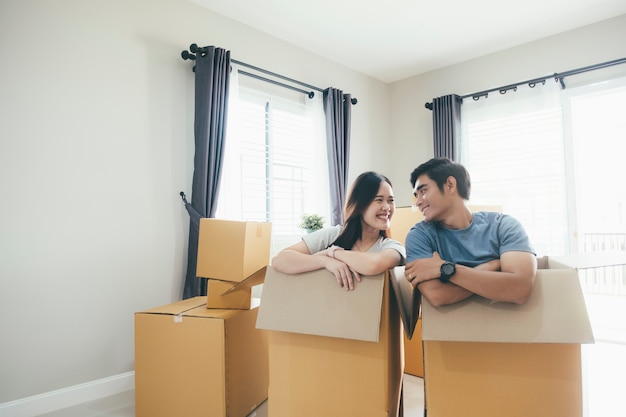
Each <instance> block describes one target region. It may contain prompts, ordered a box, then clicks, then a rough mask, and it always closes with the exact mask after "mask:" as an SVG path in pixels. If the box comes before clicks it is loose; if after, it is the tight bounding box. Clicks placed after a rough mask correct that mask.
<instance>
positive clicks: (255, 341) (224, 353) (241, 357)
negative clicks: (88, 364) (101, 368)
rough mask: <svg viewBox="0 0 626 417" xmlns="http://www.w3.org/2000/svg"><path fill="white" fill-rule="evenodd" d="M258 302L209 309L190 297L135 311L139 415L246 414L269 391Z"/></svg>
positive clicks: (264, 335) (215, 416)
mask: <svg viewBox="0 0 626 417" xmlns="http://www.w3.org/2000/svg"><path fill="white" fill-rule="evenodd" d="M257 313H258V308H253V309H251V310H210V309H207V307H206V297H195V298H191V299H188V300H183V301H180V302H177V303H173V304H170V305H166V306H162V307H157V308H153V309H150V310H146V311H142V312H138V313H136V314H135V412H136V415H137V417H172V416H185V417H201V416H202V417H208V416H211V417H245V416H247V415H248V414H250V413H251V412H252V411H253V410H254V409H255V408H256V407H257V406H258V405H259V404H261V403H262V402H263V401H265V399H266V398H267V389H268V378H269V377H268V368H269V365H268V356H267V354H268V352H267V332H265V331H263V330H257V329H255V322H256V318H257Z"/></svg>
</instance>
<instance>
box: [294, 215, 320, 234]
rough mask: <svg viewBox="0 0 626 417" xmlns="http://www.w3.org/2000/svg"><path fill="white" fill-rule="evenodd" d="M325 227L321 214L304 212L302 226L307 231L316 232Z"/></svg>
mask: <svg viewBox="0 0 626 417" xmlns="http://www.w3.org/2000/svg"><path fill="white" fill-rule="evenodd" d="M322 227H324V218H323V217H322V216H320V215H319V214H303V215H302V222H300V228H302V229H304V230H306V232H307V233H311V232H314V231H316V230H319V229H321V228H322Z"/></svg>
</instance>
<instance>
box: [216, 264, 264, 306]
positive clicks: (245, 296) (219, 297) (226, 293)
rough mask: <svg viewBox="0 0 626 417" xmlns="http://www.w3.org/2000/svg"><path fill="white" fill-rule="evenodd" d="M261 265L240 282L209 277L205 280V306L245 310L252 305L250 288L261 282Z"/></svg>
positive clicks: (262, 278)
mask: <svg viewBox="0 0 626 417" xmlns="http://www.w3.org/2000/svg"><path fill="white" fill-rule="evenodd" d="M265 268H266V267H263V268H261V269H259V270H258V271H256V272H255V273H254V274H252V275H250V276H249V277H248V278H246V279H244V280H243V281H241V282H238V283H233V282H230V281H220V280H217V279H209V280H208V282H207V299H206V302H207V308H221V309H235V310H238V309H242V310H247V309H249V308H250V307H251V305H252V299H253V297H252V288H253V287H255V286H257V285H261V284H263V281H264V280H265Z"/></svg>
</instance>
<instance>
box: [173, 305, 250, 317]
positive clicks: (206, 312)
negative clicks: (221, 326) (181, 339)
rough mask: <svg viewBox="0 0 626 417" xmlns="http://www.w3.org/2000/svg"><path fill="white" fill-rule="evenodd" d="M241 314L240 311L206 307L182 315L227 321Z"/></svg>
mask: <svg viewBox="0 0 626 417" xmlns="http://www.w3.org/2000/svg"><path fill="white" fill-rule="evenodd" d="M238 313H239V310H233V309H218V308H206V306H200V307H196V308H194V309H191V310H188V311H185V312H184V313H183V314H181V315H182V316H184V317H202V318H209V319H219V320H227V319H228V318H230V317H232V316H234V315H236V314H238Z"/></svg>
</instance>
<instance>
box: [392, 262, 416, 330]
mask: <svg viewBox="0 0 626 417" xmlns="http://www.w3.org/2000/svg"><path fill="white" fill-rule="evenodd" d="M390 272H391V276H390V281H391V287H392V288H393V292H394V294H395V295H396V299H397V300H398V307H399V308H400V316H401V317H402V323H403V324H404V333H405V334H406V336H407V338H408V339H409V340H411V338H412V337H413V332H414V331H415V326H416V324H417V319H418V318H419V310H420V302H421V299H422V297H421V295H420V292H419V291H414V289H413V286H412V285H411V283H410V282H409V281H407V279H406V278H405V277H404V266H396V267H395V268H393V269H392V270H391V271H390Z"/></svg>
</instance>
